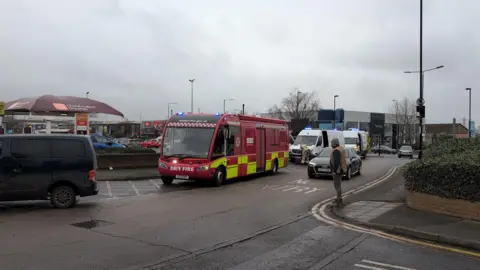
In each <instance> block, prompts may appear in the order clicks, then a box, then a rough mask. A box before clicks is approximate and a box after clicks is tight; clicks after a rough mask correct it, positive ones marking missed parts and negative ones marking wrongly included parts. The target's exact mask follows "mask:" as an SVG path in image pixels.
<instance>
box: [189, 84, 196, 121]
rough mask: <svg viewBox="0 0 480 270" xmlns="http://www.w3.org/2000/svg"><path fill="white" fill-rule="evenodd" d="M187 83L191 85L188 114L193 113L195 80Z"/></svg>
mask: <svg viewBox="0 0 480 270" xmlns="http://www.w3.org/2000/svg"><path fill="white" fill-rule="evenodd" d="M188 81H189V82H190V85H191V89H190V112H191V113H193V82H194V81H195V79H190V80H188Z"/></svg>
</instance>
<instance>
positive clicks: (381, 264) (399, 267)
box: [362, 260, 416, 270]
mask: <svg viewBox="0 0 480 270" xmlns="http://www.w3.org/2000/svg"><path fill="white" fill-rule="evenodd" d="M362 262H363V263H369V264H373V265H378V266H384V267H390V268H394V269H400V270H416V269H413V268H408V267H404V266H399V265H394V264H388V263H381V262H375V261H370V260H362Z"/></svg>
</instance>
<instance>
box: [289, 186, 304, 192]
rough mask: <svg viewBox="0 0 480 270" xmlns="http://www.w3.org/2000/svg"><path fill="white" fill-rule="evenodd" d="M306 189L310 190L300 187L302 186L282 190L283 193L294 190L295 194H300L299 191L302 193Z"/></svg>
mask: <svg viewBox="0 0 480 270" xmlns="http://www.w3.org/2000/svg"><path fill="white" fill-rule="evenodd" d="M305 188H306V189H310V188H309V187H302V186H293V187H290V188H287V189H284V190H282V191H283V192H285V191H290V190H294V191H295V192H301V191H304V190H305Z"/></svg>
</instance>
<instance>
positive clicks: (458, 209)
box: [407, 191, 480, 221]
mask: <svg viewBox="0 0 480 270" xmlns="http://www.w3.org/2000/svg"><path fill="white" fill-rule="evenodd" d="M407 205H408V206H409V207H411V208H413V209H417V210H424V211H430V212H435V213H440V214H444V215H450V216H455V217H459V218H464V219H471V220H476V221H480V203H478V202H469V201H465V200H457V199H447V198H442V197H439V196H435V195H430V194H425V193H419V192H409V191H407Z"/></svg>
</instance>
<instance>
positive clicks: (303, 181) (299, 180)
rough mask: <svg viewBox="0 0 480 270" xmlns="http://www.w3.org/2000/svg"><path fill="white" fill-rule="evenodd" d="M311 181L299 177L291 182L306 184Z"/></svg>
mask: <svg viewBox="0 0 480 270" xmlns="http://www.w3.org/2000/svg"><path fill="white" fill-rule="evenodd" d="M309 182H310V181H309V180H303V179H298V180H295V181H292V182H290V183H292V184H302V185H306V184H308V183H309Z"/></svg>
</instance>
